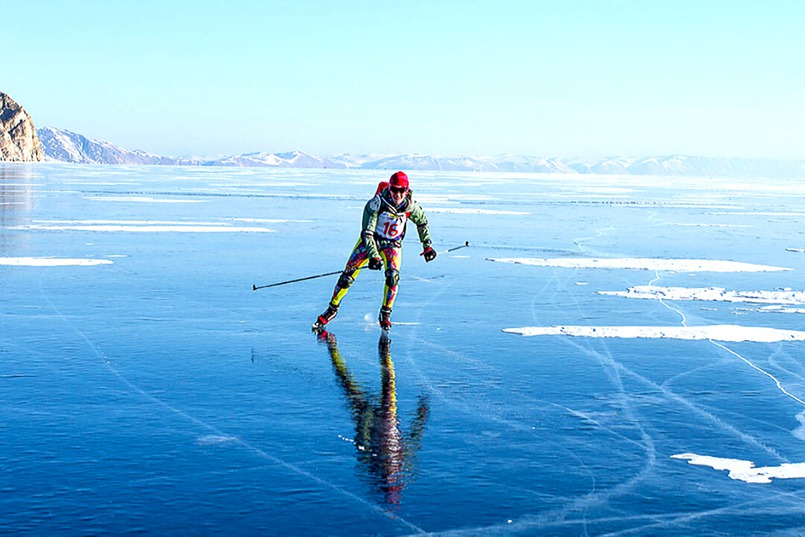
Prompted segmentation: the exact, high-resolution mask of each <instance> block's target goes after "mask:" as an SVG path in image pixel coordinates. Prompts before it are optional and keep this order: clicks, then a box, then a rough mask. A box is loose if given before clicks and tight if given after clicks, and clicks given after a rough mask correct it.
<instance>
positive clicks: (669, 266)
mask: <svg viewBox="0 0 805 537" xmlns="http://www.w3.org/2000/svg"><path fill="white" fill-rule="evenodd" d="M487 259H488V260H489V261H496V262H498V263H514V264H518V265H532V266H536V267H556V268H601V269H635V270H654V271H669V272H778V271H783V270H792V269H790V268H784V267H774V266H769V265H756V264H753V263H742V262H740V261H719V260H711V259H657V258H639V257H638V258H629V257H626V258H613V259H608V258H593V257H590V258H587V257H559V258H529V257H501V258H487Z"/></svg>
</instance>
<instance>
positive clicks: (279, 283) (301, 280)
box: [252, 270, 343, 291]
mask: <svg viewBox="0 0 805 537" xmlns="http://www.w3.org/2000/svg"><path fill="white" fill-rule="evenodd" d="M341 272H343V271H341V270H336V271H335V272H325V273H324V274H316V275H315V276H306V277H304V278H297V279H295V280H286V281H284V282H277V283H270V284H268V285H255V284H252V291H257V290H258V289H265V288H266V287H276V286H278V285H285V284H286V283H296V282H303V281H305V280H313V279H315V278H324V277H325V276H332V275H333V274H341Z"/></svg>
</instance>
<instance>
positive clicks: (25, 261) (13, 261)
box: [0, 257, 112, 267]
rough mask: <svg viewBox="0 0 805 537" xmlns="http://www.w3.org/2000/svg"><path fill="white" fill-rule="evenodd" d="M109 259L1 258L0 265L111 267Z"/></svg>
mask: <svg viewBox="0 0 805 537" xmlns="http://www.w3.org/2000/svg"><path fill="white" fill-rule="evenodd" d="M111 264H112V261H110V260H108V259H74V258H73V259H71V258H58V257H0V265H11V266H16V267H70V266H72V267H89V266H94V265H111Z"/></svg>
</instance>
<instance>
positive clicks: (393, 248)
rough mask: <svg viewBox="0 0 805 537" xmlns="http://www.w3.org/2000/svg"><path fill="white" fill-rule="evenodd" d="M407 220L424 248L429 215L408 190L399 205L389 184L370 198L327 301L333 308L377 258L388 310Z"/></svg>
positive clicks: (397, 276) (393, 295) (397, 278)
mask: <svg viewBox="0 0 805 537" xmlns="http://www.w3.org/2000/svg"><path fill="white" fill-rule="evenodd" d="M408 220H411V222H413V223H414V224H415V225H416V229H417V234H418V235H419V241H420V242H421V243H422V247H423V249H426V248H428V247H429V246H430V245H431V239H430V232H429V230H428V219H427V217H426V216H425V211H424V210H422V207H420V205H419V204H418V203H417V202H416V201H414V199H413V197H412V192H411V191H410V190H409V191H408V193H407V194H406V196H405V198H404V199H403V201H402V203H400V205H399V206H396V207H395V206H394V202H393V201H392V200H391V195H390V194H389V190H388V188H384V189H382V190H381V191H380V192H378V193H377V194H376V195H375V197H373V198H372V199H370V200H369V201H368V202H367V203H366V206H365V207H364V209H363V230H362V232H361V237H360V238H359V239H358V243H357V244H356V245H355V248H354V249H353V250H352V253H351V254H350V256H349V260H348V261H347V265H346V267H345V268H344V272H343V273H341V276H340V277H339V279H338V283H336V285H335V290H334V291H333V298H332V299H331V300H330V304H331V305H332V306H334V307H336V308H338V305H339V304H340V303H341V300H342V299H343V298H344V296H345V295H346V294H347V291H349V287H350V285H352V283H353V282H354V281H355V279H356V278H357V277H358V274H359V273H360V271H361V269H362V268H363V267H365V266H366V264H367V263H369V260H370V259H372V258H380V259H381V260H382V261H383V264H384V268H385V276H386V281H385V286H384V288H383V309H386V310H389V311H391V308H392V306H393V305H394V299H395V298H396V297H397V287H398V285H399V281H400V266H401V264H402V240H403V238H404V237H405V231H406V226H407V224H408Z"/></svg>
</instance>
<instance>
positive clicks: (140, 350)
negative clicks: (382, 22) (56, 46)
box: [0, 164, 805, 535]
mask: <svg viewBox="0 0 805 537" xmlns="http://www.w3.org/2000/svg"><path fill="white" fill-rule="evenodd" d="M389 173H390V172H389ZM387 175H388V174H386V173H378V172H376V171H371V172H370V171H343V170H338V171H336V170H290V169H289V170H283V169H233V168H189V167H188V168H183V167H116V166H74V165H56V164H42V165H35V166H26V165H4V166H0V210H2V227H0V274H2V279H3V291H2V295H3V300H2V306H0V308H1V309H0V318H2V332H1V334H2V335H0V386H1V387H2V393H3V398H2V404H1V405H0V470H1V471H0V533H3V534H7V533H8V534H12V533H13V534H41V535H55V534H59V535H92V534H127V533H147V534H156V535H170V534H211V535H215V534H219V535H244V534H266V535H377V534H380V535H408V534H418V533H440V534H457V535H462V534H487V533H505V534H524V535H542V534H547V535H757V534H770V535H797V534H801V533H802V532H805V501H803V500H805V449H804V448H805V352H804V351H803V349H804V348H805V347H804V346H805V342H803V341H802V339H803V336H805V322H804V321H805V316H803V315H802V314H803V313H805V253H804V252H805V235H804V234H803V228H802V222H803V218H804V217H805V185H801V184H797V183H795V182H788V181H782V180H756V181H751V182H749V181H745V182H738V181H730V180H719V179H712V178H705V179H690V178H668V177H638V176H630V177H624V176H594V175H578V176H573V175H526V174H473V173H464V174H456V173H442V172H410V173H409V176H410V177H411V181H412V188H413V190H414V191H415V196H416V197H417V199H418V200H419V201H420V202H421V204H422V205H423V207H424V208H425V210H426V212H427V214H428V217H429V221H430V228H431V233H432V235H433V237H434V240H435V247H436V249H437V250H439V251H443V250H446V249H449V248H453V247H456V246H459V245H461V244H464V242H465V241H469V242H470V244H471V246H470V247H469V248H463V249H460V250H456V251H455V252H452V253H449V254H445V255H441V256H439V257H438V258H437V259H436V260H435V261H434V262H432V263H428V264H426V263H424V262H423V261H422V258H421V257H419V255H418V254H419V252H420V247H419V244H418V242H417V240H416V236H415V235H416V234H415V232H414V231H413V230H409V236H408V238H407V240H406V247H405V252H404V262H403V268H402V278H401V284H400V292H399V296H398V299H397V302H396V305H395V310H394V316H393V321H394V323H395V324H394V328H393V330H392V332H391V337H390V340H385V339H384V338H382V337H381V332H380V330H379V329H378V327H377V323H376V316H377V311H378V309H379V306H380V300H381V293H382V274H381V273H375V272H370V271H368V270H366V271H363V273H362V274H361V276H360V277H359V279H358V281H357V282H356V283H355V284H354V285H353V287H352V289H351V291H350V293H349V295H348V296H347V298H346V299H345V300H344V302H343V304H342V307H341V312H340V313H339V316H338V317H337V318H336V319H335V320H334V321H333V322H332V323H331V324H330V325H329V332H328V333H325V334H322V335H321V336H320V337H317V336H316V335H314V334H312V333H311V331H310V324H311V323H312V322H313V320H314V319H315V318H316V316H317V315H318V314H319V313H320V312H321V311H322V310H323V309H324V308H325V307H326V305H327V301H328V300H329V298H330V295H331V293H332V288H333V285H334V283H335V280H336V278H337V276H330V277H326V278H320V279H314V280H308V281H305V282H299V283H294V284H289V285H284V286H280V287H273V288H269V289H261V290H258V291H252V285H253V284H257V285H264V284H270V283H273V282H279V281H284V280H289V279H293V278H300V277H304V276H310V275H315V274H320V273H324V272H331V271H335V270H339V269H341V268H342V267H343V265H344V263H345V261H346V257H347V255H348V254H349V252H350V250H351V248H352V246H353V245H354V244H355V241H356V240H357V239H358V233H359V225H360V219H361V210H362V207H363V204H364V203H365V201H366V200H367V199H368V198H369V197H370V196H371V195H372V194H373V193H374V190H375V186H376V184H377V182H378V181H379V180H383V179H385V178H386V176H387Z"/></svg>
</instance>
